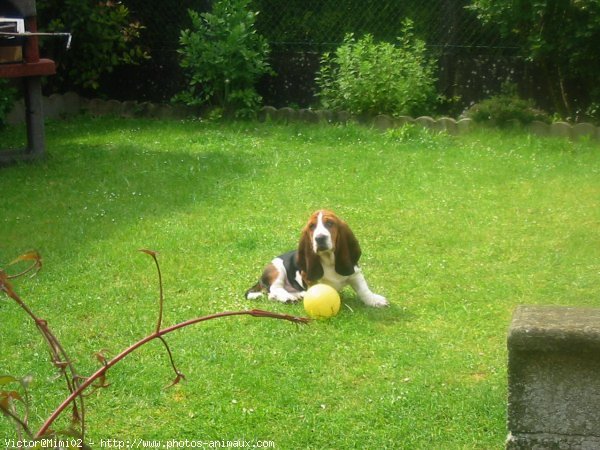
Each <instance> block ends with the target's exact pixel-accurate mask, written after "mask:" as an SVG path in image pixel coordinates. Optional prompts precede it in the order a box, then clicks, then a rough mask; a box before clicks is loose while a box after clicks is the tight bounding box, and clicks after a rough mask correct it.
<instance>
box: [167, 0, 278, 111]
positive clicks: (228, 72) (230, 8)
mask: <svg viewBox="0 0 600 450" xmlns="http://www.w3.org/2000/svg"><path fill="white" fill-rule="evenodd" d="M249 3H250V0H223V1H219V2H215V3H214V6H213V11H212V12H210V13H203V14H198V13H197V12H195V11H192V10H190V11H189V14H190V18H191V19H192V29H186V30H183V31H182V32H181V36H180V39H179V42H180V44H181V48H180V49H179V50H178V51H179V54H180V55H181V62H180V65H181V67H182V68H183V69H184V71H185V72H186V74H187V76H188V80H189V87H188V89H187V90H186V91H184V92H182V93H181V94H179V95H178V96H177V99H179V100H182V101H184V102H185V103H187V104H188V105H209V106H213V107H217V108H220V109H222V110H223V111H224V112H225V114H231V113H235V115H236V116H238V117H240V116H249V115H252V114H254V112H255V111H256V109H257V107H258V106H259V105H260V102H261V100H262V98H261V97H260V95H258V93H257V92H256V89H255V85H256V83H257V82H258V80H259V79H260V77H261V76H263V75H264V74H266V73H269V72H270V70H271V69H270V66H269V63H268V61H267V57H268V55H269V52H270V49H269V45H268V43H267V41H266V40H265V39H264V38H263V37H262V36H261V35H259V34H257V33H256V30H255V28H254V23H255V20H256V15H257V14H258V13H257V12H252V11H249V9H248V5H249Z"/></svg>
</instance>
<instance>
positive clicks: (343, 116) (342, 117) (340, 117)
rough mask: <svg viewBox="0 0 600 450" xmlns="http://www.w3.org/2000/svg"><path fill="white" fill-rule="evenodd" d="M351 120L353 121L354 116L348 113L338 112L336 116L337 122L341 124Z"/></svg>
mask: <svg viewBox="0 0 600 450" xmlns="http://www.w3.org/2000/svg"><path fill="white" fill-rule="evenodd" d="M350 119H352V114H350V113H349V112H348V111H338V112H337V113H336V115H335V120H336V121H337V122H340V123H347V122H350Z"/></svg>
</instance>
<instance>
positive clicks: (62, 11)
mask: <svg viewBox="0 0 600 450" xmlns="http://www.w3.org/2000/svg"><path fill="white" fill-rule="evenodd" d="M37 5H38V9H39V10H40V11H39V15H40V17H41V18H45V17H48V18H52V20H50V22H49V23H47V24H44V23H43V22H42V26H43V27H44V28H45V29H47V30H48V31H56V32H64V31H69V32H71V33H72V34H73V42H72V46H71V48H70V49H69V50H68V51H67V52H62V51H61V50H59V48H61V47H58V45H59V44H60V46H62V45H63V43H62V42H61V41H55V40H47V41H42V42H43V43H44V44H45V45H48V46H52V45H56V46H57V48H52V47H50V48H49V49H48V50H49V52H50V53H55V55H53V56H54V57H55V58H56V59H57V61H58V63H59V68H58V70H57V73H56V75H55V76H52V77H49V78H48V80H47V83H48V84H49V85H50V86H51V87H52V90H55V91H59V92H64V91H67V90H69V89H73V88H74V87H78V88H83V89H88V90H97V89H98V88H99V87H100V78H101V76H102V75H103V74H105V73H110V72H112V71H113V70H114V68H115V67H117V66H119V65H124V64H138V63H139V62H141V61H142V60H144V59H147V58H149V55H148V54H147V53H146V52H145V51H144V50H143V49H142V48H141V47H140V46H139V45H138V44H137V43H136V42H137V41H138V40H139V38H140V32H141V30H142V29H143V26H142V25H141V24H140V23H139V22H131V21H130V18H129V15H130V14H129V9H128V8H127V7H126V6H125V5H123V4H122V3H121V2H120V1H106V2H96V1H92V0H83V1H82V0H62V1H59V0H49V1H47V2H38V3H37Z"/></svg>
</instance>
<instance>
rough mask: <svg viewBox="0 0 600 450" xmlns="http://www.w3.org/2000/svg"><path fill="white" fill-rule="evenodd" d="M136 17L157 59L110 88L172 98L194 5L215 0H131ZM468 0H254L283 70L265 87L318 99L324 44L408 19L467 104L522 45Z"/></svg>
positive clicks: (276, 94)
mask: <svg viewBox="0 0 600 450" xmlns="http://www.w3.org/2000/svg"><path fill="white" fill-rule="evenodd" d="M124 2H125V4H126V5H127V6H128V7H129V9H130V11H131V14H132V16H133V18H135V19H138V20H140V21H141V22H142V24H143V25H144V26H145V27H146V29H145V30H144V35H143V42H144V45H146V46H147V47H148V49H149V52H150V54H151V55H152V59H151V60H149V61H148V62H146V63H144V64H143V65H142V66H140V67H126V68H121V69H120V70H119V71H117V73H116V74H115V75H112V76H110V77H108V78H107V79H106V80H105V83H104V86H105V88H106V89H107V90H109V91H112V92H109V94H108V95H110V96H113V97H116V98H120V99H126V98H127V97H132V98H133V97H135V98H136V99H137V100H140V99H145V98H146V99H149V100H167V99H169V98H170V97H171V96H172V95H173V94H175V93H176V92H177V91H178V90H179V89H181V87H182V86H183V84H182V83H183V79H182V75H181V72H180V70H179V66H178V57H177V48H178V47H179V44H178V39H179V33H180V31H181V30H182V29H185V28H187V27H189V26H190V20H189V17H188V13H187V10H188V9H190V8H191V9H195V10H197V11H207V10H209V9H210V7H211V3H212V2H211V0H163V1H156V0H155V1H152V0H124ZM469 3H470V2H469V1H468V0H402V1H400V0H391V1H383V0H285V1H283V0H252V3H251V8H252V9H253V10H255V11H259V15H258V18H257V23H256V26H257V31H258V32H259V33H261V34H262V35H264V36H265V37H266V38H267V40H268V41H269V43H270V45H271V48H272V55H271V63H272V66H273V68H274V70H275V72H276V73H277V75H276V76H272V77H268V78H265V79H264V80H263V81H262V82H261V85H260V87H259V89H260V92H261V94H262V95H263V97H265V100H266V102H267V103H269V104H272V105H274V106H285V105H289V104H292V105H298V106H309V105H311V104H312V103H314V100H315V98H314V91H315V84H314V77H315V73H316V71H317V70H318V64H319V59H320V56H321V54H322V52H323V51H326V50H332V49H334V48H335V47H336V46H338V45H339V44H340V43H341V42H342V40H343V38H344V36H345V34H347V33H354V34H355V35H356V36H361V35H363V34H365V33H371V34H373V36H374V37H375V38H376V39H380V40H387V41H394V40H395V39H396V37H397V36H398V35H399V34H400V30H401V29H402V23H403V21H404V20H406V19H407V18H409V19H411V20H412V22H413V24H414V31H415V34H417V35H418V36H419V37H420V38H422V39H424V40H425V42H426V43H427V46H428V48H429V49H430V50H431V53H432V55H434V56H435V57H436V58H437V59H438V60H439V81H438V85H439V89H440V91H441V92H442V93H444V94H445V95H446V96H448V97H453V96H460V97H461V98H462V99H463V102H462V103H463V104H466V103H468V102H469V101H471V100H474V99H477V98H478V97H481V96H482V95H483V94H484V93H485V92H490V91H493V90H496V89H497V87H498V86H499V83H500V80H502V79H506V78H507V77H511V76H513V77H514V76H516V75H515V74H518V72H519V70H520V69H519V65H520V64H521V61H520V59H519V58H518V57H517V56H516V55H517V53H518V45H517V44H516V43H515V42H510V41H507V40H505V39H502V38H501V36H500V33H499V32H498V31H497V30H496V29H494V27H493V26H483V25H482V23H481V21H480V20H479V19H478V18H477V16H476V14H475V13H474V12H473V11H471V10H469V9H468V8H467V6H468V4H469Z"/></svg>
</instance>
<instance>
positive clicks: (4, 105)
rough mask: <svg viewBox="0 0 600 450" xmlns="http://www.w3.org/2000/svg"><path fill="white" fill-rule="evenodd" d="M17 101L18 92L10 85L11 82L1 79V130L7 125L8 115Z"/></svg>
mask: <svg viewBox="0 0 600 450" xmlns="http://www.w3.org/2000/svg"><path fill="white" fill-rule="evenodd" d="M16 99H17V90H16V89H15V88H13V87H12V86H11V85H10V82H9V80H7V79H6V78H0V128H2V127H4V126H5V125H6V122H5V120H6V115H7V114H8V113H9V112H10V110H11V109H12V107H13V105H14V103H15V100H16Z"/></svg>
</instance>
